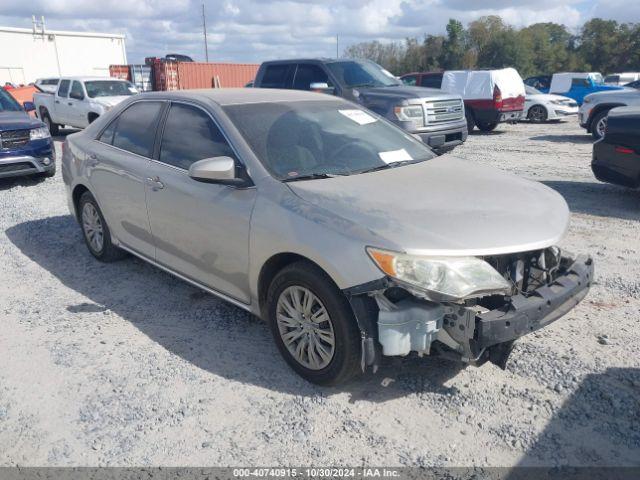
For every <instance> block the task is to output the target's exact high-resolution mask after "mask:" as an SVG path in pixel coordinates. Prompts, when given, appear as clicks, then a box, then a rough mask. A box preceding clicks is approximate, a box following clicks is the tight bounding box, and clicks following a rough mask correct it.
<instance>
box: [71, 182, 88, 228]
mask: <svg viewBox="0 0 640 480" xmlns="http://www.w3.org/2000/svg"><path fill="white" fill-rule="evenodd" d="M89 191H90V190H89V189H88V188H87V187H86V186H84V185H83V184H81V183H80V184H78V185H76V186H75V187H74V188H73V192H72V194H71V198H72V199H73V207H74V209H75V212H76V219H77V220H78V221H80V208H79V207H80V197H82V195H83V194H84V192H89Z"/></svg>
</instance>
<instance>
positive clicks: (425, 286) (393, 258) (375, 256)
mask: <svg viewBox="0 0 640 480" xmlns="http://www.w3.org/2000/svg"><path fill="white" fill-rule="evenodd" d="M367 252H368V253H369V256H370V257H371V259H372V260H373V261H374V262H375V264H376V265H377V266H378V268H380V270H382V271H383V272H384V273H386V274H387V275H388V276H390V277H393V278H395V279H397V280H400V281H401V282H404V283H407V284H409V285H413V286H415V287H418V288H419V289H421V290H424V291H426V292H429V293H434V294H437V295H439V296H441V297H442V298H443V300H451V301H453V300H462V299H465V298H469V297H473V296H484V295H497V294H503V295H506V294H508V293H510V291H511V284H510V283H509V282H508V281H507V280H506V279H505V278H504V277H502V276H501V275H500V274H499V273H498V272H497V271H496V270H495V269H494V268H493V267H492V266H491V265H489V264H488V263H487V262H485V261H484V260H481V259H479V258H476V257H423V256H417V255H407V254H404V253H397V252H390V251H387V250H379V249H376V248H367Z"/></svg>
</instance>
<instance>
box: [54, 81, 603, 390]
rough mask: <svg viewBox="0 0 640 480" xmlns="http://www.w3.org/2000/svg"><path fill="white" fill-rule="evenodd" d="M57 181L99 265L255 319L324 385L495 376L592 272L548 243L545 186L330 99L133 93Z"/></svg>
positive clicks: (560, 225) (550, 229) (556, 225)
mask: <svg viewBox="0 0 640 480" xmlns="http://www.w3.org/2000/svg"><path fill="white" fill-rule="evenodd" d="M62 174H63V178H64V181H65V184H66V188H67V193H68V200H69V208H70V210H71V212H72V213H73V215H74V216H75V217H76V218H77V219H78V221H79V223H80V225H81V228H82V232H83V234H84V238H85V240H86V244H87V246H88V248H89V250H90V252H91V253H92V254H93V255H94V256H95V257H96V258H98V259H99V260H103V261H111V260H115V259H117V258H120V257H121V256H122V254H123V253H124V252H129V253H131V254H134V255H136V256H138V257H140V258H142V259H144V260H146V261H148V262H150V263H152V264H154V265H156V266H158V267H159V268H162V269H163V270H166V271H168V272H170V273H172V274H174V275H176V276H177V277H179V278H181V279H183V280H185V281H187V282H190V283H192V284H194V285H196V286H198V287H200V288H202V289H204V290H206V291H208V292H210V293H212V294H214V295H217V296H219V297H221V298H223V299H225V300H227V301H229V302H231V303H233V304H234V305H237V306H238V307H240V308H243V309H246V310H248V311H250V312H252V313H253V314H255V315H257V316H259V317H261V318H263V319H264V320H265V321H267V322H268V324H269V325H270V328H271V331H272V333H273V337H274V339H275V342H276V344H277V346H278V348H279V350H280V352H281V353H282V355H283V356H284V358H285V360H286V361H287V362H288V363H289V365H290V366H291V367H292V368H293V369H294V370H295V371H296V372H298V373H299V374H300V375H302V376H303V377H304V378H306V379H307V380H309V381H311V382H315V383H318V384H324V385H328V384H337V383H341V382H345V381H347V380H348V379H350V378H351V377H353V376H354V375H355V374H357V373H358V372H362V371H365V370H366V369H367V368H373V369H374V370H375V368H376V367H377V365H379V364H380V363H381V362H382V361H383V357H387V356H405V355H409V354H412V355H415V354H417V355H426V354H437V355H442V356H445V357H449V358H452V359H455V360H462V361H463V362H466V363H469V364H474V365H480V364H482V363H484V362H485V361H493V362H494V363H496V364H500V365H504V362H505V361H506V359H507V356H508V354H509V352H510V349H511V345H512V344H513V341H514V340H515V339H516V338H518V337H520V336H522V335H525V334H527V333H530V332H532V331H534V330H537V329H538V328H541V327H543V326H545V325H547V324H549V323H550V322H552V321H554V320H556V319H557V318H559V317H560V316H562V315H564V314H565V313H566V312H567V311H569V310H570V309H571V308H572V307H573V306H574V305H575V304H576V303H577V302H578V301H580V300H581V299H582V298H583V297H584V296H585V295H586V293H587V291H588V288H589V285H590V282H591V281H592V278H593V264H592V261H591V259H590V258H588V257H584V256H579V257H573V256H571V255H569V254H566V253H564V252H561V251H560V250H559V249H558V248H557V247H556V246H555V244H556V243H557V242H558V241H559V240H560V239H561V238H562V236H563V235H564V233H565V230H566V228H567V224H568V219H569V210H568V208H567V205H566V203H565V201H564V200H563V198H562V197H561V196H560V195H559V194H557V193H556V192H555V191H553V190H551V189H549V188H547V187H545V186H543V185H541V184H539V183H535V182H530V181H526V180H523V179H520V178H518V177H516V176H514V175H510V174H507V173H504V172H502V171H500V170H496V169H491V168H485V167H480V166H477V165H474V164H472V163H467V162H463V161H461V160H457V159H455V158H454V157H451V156H446V155H445V156H442V157H437V158H436V157H435V155H434V154H433V152H432V151H431V150H430V149H429V147H427V146H426V145H424V144H423V143H422V142H420V141H418V140H416V139H415V138H413V137H412V136H411V135H409V134H407V133H405V132H404V131H403V130H401V129H399V128H398V127H396V126H394V125H392V124H391V123H389V122H387V121H386V120H384V119H383V118H381V117H379V116H377V115H375V114H373V113H371V112H370V111H368V110H365V109H363V108H362V107H360V106H357V105H355V104H353V103H351V102H348V101H346V100H342V99H340V98H336V97H331V96H328V95H322V94H316V93H310V92H302V91H295V90H272V89H216V90H190V91H180V92H162V93H160V92H156V93H148V94H142V95H138V96H135V97H134V98H131V99H129V100H126V101H124V102H123V103H122V104H119V105H118V106H117V107H115V108H114V109H113V110H111V111H110V112H109V113H108V114H106V115H104V116H102V117H100V118H99V119H98V120H97V121H96V122H94V123H93V124H91V125H90V126H89V127H88V128H87V129H85V130H84V131H82V132H80V133H76V134H73V135H70V136H68V137H67V140H66V145H65V148H64V155H63V160H62ZM230 348H231V347H230Z"/></svg>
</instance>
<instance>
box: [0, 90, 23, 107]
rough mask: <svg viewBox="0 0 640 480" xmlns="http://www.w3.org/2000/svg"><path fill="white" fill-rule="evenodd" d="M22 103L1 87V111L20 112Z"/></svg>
mask: <svg viewBox="0 0 640 480" xmlns="http://www.w3.org/2000/svg"><path fill="white" fill-rule="evenodd" d="M21 110H22V108H20V104H19V103H18V102H17V101H16V100H15V99H14V98H13V97H12V96H11V95H10V94H9V93H7V92H6V91H5V90H4V89H3V88H0V112H19V111H21Z"/></svg>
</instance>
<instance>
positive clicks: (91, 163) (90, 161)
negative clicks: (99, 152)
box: [87, 153, 100, 167]
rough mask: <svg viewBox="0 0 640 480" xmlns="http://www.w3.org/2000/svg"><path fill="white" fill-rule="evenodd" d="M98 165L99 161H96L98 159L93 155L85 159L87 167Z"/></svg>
mask: <svg viewBox="0 0 640 480" xmlns="http://www.w3.org/2000/svg"><path fill="white" fill-rule="evenodd" d="M99 163H100V160H98V157H97V156H96V155H94V154H93V153H92V154H90V155H89V156H88V157H87V165H88V166H90V167H95V166H96V165H98V164H99Z"/></svg>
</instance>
